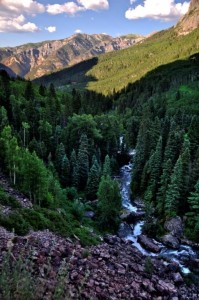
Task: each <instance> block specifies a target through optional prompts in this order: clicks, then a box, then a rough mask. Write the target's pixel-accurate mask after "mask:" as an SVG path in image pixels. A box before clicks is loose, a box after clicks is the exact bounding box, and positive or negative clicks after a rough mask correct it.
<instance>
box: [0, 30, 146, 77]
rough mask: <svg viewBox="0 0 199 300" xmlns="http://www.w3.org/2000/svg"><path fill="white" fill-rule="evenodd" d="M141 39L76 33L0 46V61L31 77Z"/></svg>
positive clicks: (122, 47) (125, 46) (17, 72)
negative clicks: (64, 36)
mask: <svg viewBox="0 0 199 300" xmlns="http://www.w3.org/2000/svg"><path fill="white" fill-rule="evenodd" d="M142 39H143V37H141V36H136V35H135V36H134V35H129V36H123V37H118V38H112V37H111V36H109V35H104V34H93V35H87V34H76V35H73V36H72V37H69V38H66V39H63V40H55V41H45V42H42V43H38V44H26V45H22V46H18V47H14V48H0V63H2V64H4V65H6V66H7V67H9V68H10V69H12V70H13V72H15V73H16V74H17V75H19V76H21V77H26V78H30V79H34V78H37V77H40V76H42V75H44V74H47V73H51V72H53V71H58V70H61V69H63V68H64V67H67V66H71V65H74V64H76V63H78V62H81V61H83V60H85V59H88V58H91V57H93V56H96V55H99V54H102V53H106V52H110V51H115V50H120V49H124V48H127V47H130V46H132V45H133V44H135V43H137V42H139V41H141V40H142Z"/></svg>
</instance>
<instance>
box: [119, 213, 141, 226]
mask: <svg viewBox="0 0 199 300" xmlns="http://www.w3.org/2000/svg"><path fill="white" fill-rule="evenodd" d="M144 216H145V212H144V211H137V212H134V211H132V212H129V211H125V212H124V213H123V214H122V215H121V216H120V219H121V220H122V221H123V222H126V223H128V224H132V223H135V222H136V221H138V220H140V219H143V218H144Z"/></svg>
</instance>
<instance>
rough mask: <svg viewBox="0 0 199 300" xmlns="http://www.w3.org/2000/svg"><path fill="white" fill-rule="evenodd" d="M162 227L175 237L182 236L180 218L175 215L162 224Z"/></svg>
mask: <svg viewBox="0 0 199 300" xmlns="http://www.w3.org/2000/svg"><path fill="white" fill-rule="evenodd" d="M164 229H165V230H166V231H168V232H169V233H170V234H171V235H173V236H175V237H177V238H180V237H182V236H183V231H184V227H183V223H182V219H181V218H180V217H179V216H177V217H175V218H172V219H170V220H168V221H166V222H165V224H164Z"/></svg>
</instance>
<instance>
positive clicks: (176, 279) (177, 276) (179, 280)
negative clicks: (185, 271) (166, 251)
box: [173, 273, 183, 284]
mask: <svg viewBox="0 0 199 300" xmlns="http://www.w3.org/2000/svg"><path fill="white" fill-rule="evenodd" d="M173 281H174V282H175V283H178V284H181V283H183V278H182V276H181V275H180V273H174V274H173Z"/></svg>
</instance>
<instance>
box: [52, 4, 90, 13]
mask: <svg viewBox="0 0 199 300" xmlns="http://www.w3.org/2000/svg"><path fill="white" fill-rule="evenodd" d="M82 10H85V8H84V7H82V6H79V5H77V4H76V3H75V2H67V3H65V4H62V5H61V4H52V5H51V4H49V5H47V12H48V13H49V14H52V15H57V14H63V13H66V14H68V15H75V14H76V13H77V12H79V11H82Z"/></svg>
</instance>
